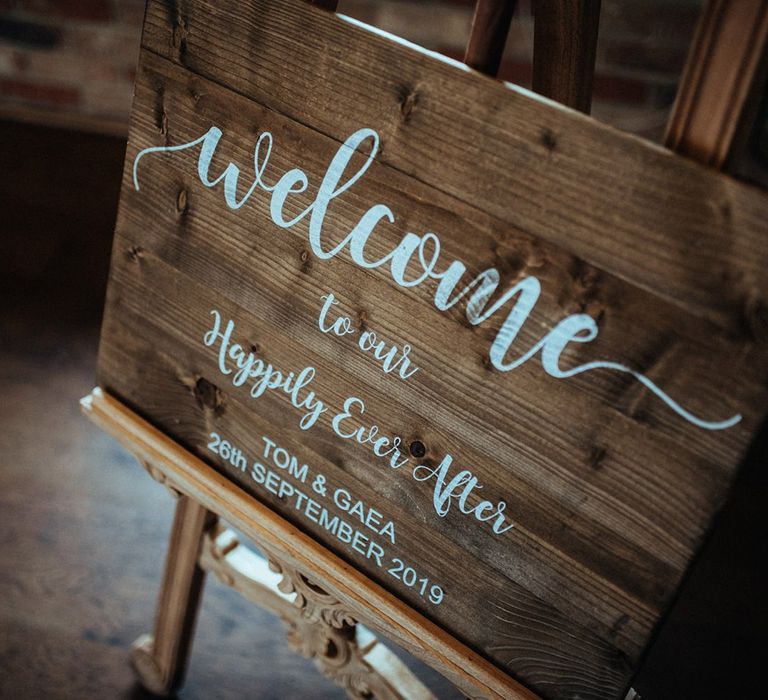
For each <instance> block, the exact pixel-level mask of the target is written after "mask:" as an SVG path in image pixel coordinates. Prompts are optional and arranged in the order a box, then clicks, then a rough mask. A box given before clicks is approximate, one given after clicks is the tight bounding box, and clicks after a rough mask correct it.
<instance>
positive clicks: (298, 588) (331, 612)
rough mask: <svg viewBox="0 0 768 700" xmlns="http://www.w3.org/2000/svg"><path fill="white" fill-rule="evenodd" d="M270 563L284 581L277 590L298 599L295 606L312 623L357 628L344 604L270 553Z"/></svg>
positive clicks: (337, 627) (268, 555)
mask: <svg viewBox="0 0 768 700" xmlns="http://www.w3.org/2000/svg"><path fill="white" fill-rule="evenodd" d="M267 560H268V561H269V568H270V569H271V570H272V571H274V572H275V573H277V574H280V575H282V577H283V578H282V580H281V581H280V583H279V584H278V588H279V589H280V590H281V591H282V592H283V593H285V594H286V595H290V594H291V593H293V594H295V595H296V597H295V599H294V601H293V604H294V605H295V606H296V607H297V608H299V609H300V610H301V614H302V616H303V617H304V618H306V619H307V620H309V621H310V622H318V621H322V622H325V624H327V625H330V626H331V627H335V628H336V629H343V628H344V627H347V626H354V625H356V624H357V620H356V619H355V618H354V616H353V615H352V613H351V612H350V611H349V610H347V609H346V608H345V607H344V605H343V604H342V603H340V602H339V601H338V600H337V599H336V598H335V597H334V596H332V595H331V594H330V593H328V592H327V591H325V590H324V589H323V588H322V587H321V586H318V585H317V584H316V583H314V582H313V581H311V580H310V579H309V578H308V577H307V576H305V575H304V574H302V573H301V572H300V571H297V570H296V569H294V568H293V567H291V566H288V565H287V564H284V563H283V562H281V561H279V560H278V559H277V558H276V557H275V556H274V555H272V554H269V553H267Z"/></svg>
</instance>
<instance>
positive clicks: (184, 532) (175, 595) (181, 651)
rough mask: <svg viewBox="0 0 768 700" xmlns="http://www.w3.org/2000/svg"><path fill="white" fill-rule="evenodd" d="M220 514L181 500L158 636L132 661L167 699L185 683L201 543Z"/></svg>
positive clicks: (142, 641) (137, 649)
mask: <svg viewBox="0 0 768 700" xmlns="http://www.w3.org/2000/svg"><path fill="white" fill-rule="evenodd" d="M215 519H216V516H215V515H214V514H213V513H211V512H210V511H208V510H206V509H205V508H204V507H203V506H201V505H200V504H199V503H196V502H195V501H193V500H192V499H191V498H188V497H187V496H179V497H178V502H177V505H176V514H175V516H174V519H173V527H172V530H171V537H170V542H169V545H168V555H167V557H166V561H165V571H164V573H163V583H162V588H161V590H160V598H159V601H158V605H157V613H156V616H155V629H154V634H153V635H146V634H145V635H142V636H141V637H139V639H137V640H136V642H134V645H133V651H132V653H131V662H132V664H133V667H134V669H135V671H136V673H137V675H138V676H139V679H140V681H141V683H142V685H143V686H144V687H145V688H146V689H147V690H149V691H151V692H152V693H155V694H157V695H168V694H170V693H172V692H174V691H175V690H176V689H178V688H179V687H180V686H181V684H182V682H183V679H184V673H185V671H186V668H187V661H188V658H189V652H190V649H191V646H192V637H193V634H194V629H195V622H196V620H197V611H198V608H199V607H200V597H201V594H202V591H203V583H204V582H205V572H204V571H203V569H201V568H200V567H199V566H198V563H197V560H198V555H199V551H200V543H201V541H202V538H203V535H204V534H205V532H206V530H207V529H208V528H210V527H211V526H212V525H213V524H214V522H215Z"/></svg>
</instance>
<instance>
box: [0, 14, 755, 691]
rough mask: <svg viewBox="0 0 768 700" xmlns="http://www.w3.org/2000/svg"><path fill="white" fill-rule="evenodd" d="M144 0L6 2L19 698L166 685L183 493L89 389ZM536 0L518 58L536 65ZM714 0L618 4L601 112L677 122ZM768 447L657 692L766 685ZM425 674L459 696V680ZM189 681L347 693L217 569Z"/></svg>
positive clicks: (11, 681)
mask: <svg viewBox="0 0 768 700" xmlns="http://www.w3.org/2000/svg"><path fill="white" fill-rule="evenodd" d="M142 4H143V3H141V2H136V1H135V0H128V1H127V2H124V3H120V2H117V1H115V2H110V1H107V0H99V1H97V0H90V1H88V2H82V3H77V2H60V3H52V2H46V0H37V1H34V2H33V1H31V0H30V1H29V2H15V3H14V2H5V1H4V0H0V115H4V116H5V121H0V166H1V167H0V241H1V242H2V243H1V244H0V253H1V254H0V387H2V399H1V400H0V532H1V533H2V550H0V551H1V555H0V697H3V698H21V699H25V698H126V699H127V698H130V699H135V700H139V699H140V698H144V697H147V696H146V694H145V693H144V692H143V691H142V690H141V689H139V688H138V687H137V686H136V685H135V683H134V681H133V677H132V674H131V671H130V668H129V666H128V663H127V657H128V650H129V647H130V644H131V643H132V642H133V640H134V639H135V638H136V637H137V636H138V635H139V634H141V633H143V632H146V631H148V630H149V628H150V627H151V622H152V617H153V614H154V605H155V601H156V595H157V591H158V587H159V582H160V573H161V569H162V563H163V557H164V554H165V547H166V538H167V534H168V530H169V526H170V519H171V515H172V510H173V501H172V500H171V499H170V497H169V496H168V495H167V494H166V492H165V491H164V489H162V488H161V487H159V486H158V485H157V484H155V483H154V482H153V481H152V480H151V479H149V478H148V477H146V475H145V474H144V472H143V470H142V469H141V468H140V467H139V466H138V465H137V464H136V463H135V462H134V461H133V459H132V458H131V457H130V456H129V455H128V454H127V453H125V452H124V451H123V450H122V449H120V448H119V447H118V446H117V445H116V444H115V443H114V442H113V441H112V440H111V439H110V438H109V437H107V436H106V435H104V434H103V433H101V432H100V431H99V430H97V429H96V428H95V427H93V426H92V425H91V424H90V423H88V421H87V420H86V419H85V418H83V417H82V416H81V415H80V413H79V409H78V405H77V401H78V399H79V398H80V397H81V396H83V395H85V394H87V393H88V392H89V391H90V389H91V388H92V386H93V383H94V381H95V358H96V349H97V343H98V332H99V323H100V315H101V308H102V302H103V298H104V291H105V285H106V278H107V271H108V264H109V249H110V245H111V237H112V231H113V227H114V221H115V214H116V207H117V200H118V194H119V183H120V177H121V172H122V160H123V153H124V148H125V120H126V116H127V109H128V106H129V103H130V84H131V81H132V72H131V70H132V69H131V66H132V65H133V61H134V60H135V50H136V49H137V48H138V33H137V32H138V23H140V20H141V16H140V11H139V10H137V7H140V6H141V5H142ZM467 5H468V3H466V2H459V1H453V2H449V3H446V4H444V5H442V6H441V7H447V8H448V9H447V10H445V13H444V14H441V15H440V16H441V17H442V18H443V24H442V25H441V26H440V27H438V28H435V27H434V26H432V25H427V23H426V22H425V20H424V18H425V17H428V16H429V15H427V14H425V11H426V10H435V9H436V7H437V4H436V3H429V2H420V3H410V4H408V7H407V8H406V3H402V2H395V1H393V0H384V1H382V2H380V3H378V4H376V5H374V4H373V3H372V2H366V1H365V0H356V2H352V1H350V2H347V3H345V2H344V1H343V0H342V3H341V6H342V9H345V10H346V11H347V12H353V11H354V12H357V13H358V14H359V16H361V18H363V19H367V20H368V21H373V22H374V23H379V24H381V25H382V26H385V27H386V28H389V29H391V30H393V31H396V32H397V31H399V30H398V26H400V27H404V29H402V30H401V31H400V33H403V32H405V31H411V33H412V36H410V37H409V38H412V39H414V40H418V39H419V36H417V34H418V31H421V32H422V37H421V38H422V41H421V43H424V44H425V45H429V46H430V47H431V48H438V49H440V50H444V51H445V52H446V53H451V52H452V51H453V52H455V51H456V50H457V49H456V47H455V44H456V43H457V42H458V41H459V40H460V38H461V36H462V32H465V31H466V11H467ZM521 7H522V9H521V13H522V17H521V18H520V22H519V24H520V28H519V29H518V30H517V31H518V34H516V35H513V37H515V36H516V37H518V38H517V39H514V42H513V43H514V46H512V47H509V48H508V57H507V64H506V68H505V70H506V71H507V77H510V78H514V79H518V80H520V81H521V82H525V80H526V71H528V70H529V65H528V64H527V63H526V59H525V56H526V55H527V54H526V53H525V51H526V49H525V41H526V39H525V37H526V36H527V34H526V31H527V30H526V26H527V25H526V23H527V22H528V20H529V17H528V16H527V15H526V14H525V13H526V12H527V11H528V8H527V3H522V4H521ZM698 7H699V4H698V3H696V2H678V3H673V2H661V0H658V1H657V0H653V1H652V2H648V3H637V2H625V3H621V2H619V0H616V2H604V7H603V13H604V17H605V18H606V20H605V21H606V22H608V24H607V25H606V24H605V22H603V25H604V28H605V27H606V26H607V27H608V28H607V29H605V33H604V34H603V35H601V36H602V37H603V38H601V42H602V44H601V49H600V53H599V59H598V75H602V76H604V78H603V79H602V80H603V82H602V83H598V84H602V85H603V87H601V88H600V90H603V91H604V92H602V93H600V92H598V95H597V104H596V114H597V116H599V117H600V118H603V119H606V120H608V121H611V122H612V123H615V124H617V125H618V126H620V127H622V128H627V129H628V130H633V131H636V132H637V133H641V134H644V135H646V136H649V137H653V138H658V137H659V135H660V133H661V125H663V123H664V119H665V117H666V113H667V111H668V109H669V104H670V103H671V99H672V97H673V96H674V86H675V83H676V80H677V77H678V75H679V70H680V67H681V65H682V59H681V58H680V51H681V49H680V46H683V47H685V46H687V42H688V41H689V40H690V32H691V31H692V21H693V20H690V22H689V21H683V19H681V18H686V17H687V18H691V17H692V18H693V19H695V13H696V12H697V11H698ZM425 8H426V10H425ZM646 8H650V10H648V9H646ZM651 10H654V11H655V13H656V14H655V16H653V17H650V16H649V13H650V11H651ZM365 13H369V15H370V16H366V14H365ZM408 13H411V14H408ZM419 13H421V14H419ZM606 13H607V14H606ZM435 16H437V15H435ZM404 17H405V18H408V17H410V18H411V19H410V21H409V23H405V22H404V20H403V18H404ZM414 18H415V19H414ZM419 18H421V19H419ZM419 22H421V24H419ZM388 23H389V24H388ZM406 25H407V26H406ZM408 27H410V30H409V29H408ZM414 27H416V28H417V29H414ZM419 27H421V29H418V28H419ZM660 27H661V29H660ZM46 32H47V33H46ZM99 37H100V38H99ZM449 39H450V41H449ZM35 42H37V43H35ZM41 42H42V43H41ZM46 42H48V43H47V44H46ZM515 42H516V43H515ZM616 46H619V47H622V46H623V47H624V48H623V49H621V50H619V49H618V48H616ZM121 47H122V48H121ZM452 47H453V48H452ZM120 52H121V53H120ZM131 52H134V53H131ZM617 52H618V53H617ZM118 53H119V55H118ZM683 55H684V54H683ZM99 56H101V59H99ZM611 56H613V58H611ZM99 62H101V65H98V64H99ZM626 64H630V65H626ZM82 65H88V66H90V68H87V69H84V68H83V67H82ZM120 66H123V67H122V68H121V67H120ZM125 66H128V67H125ZM622 66H623V67H622ZM632 66H634V67H632ZM57 71H58V72H57ZM83 76H85V77H83ZM614 78H615V81H614V82H613V83H612V82H611V80H612V79H614ZM610 85H613V88H612V90H613V92H611V90H608V88H607V87H606V86H610ZM638 86H641V87H638ZM767 455H768V431H766V430H765V429H764V430H763V431H762V433H761V434H760V435H759V436H758V438H757V439H756V441H755V443H754V445H753V448H752V450H751V452H750V454H749V456H748V457H747V459H746V460H745V463H744V465H743V467H742V469H741V471H740V473H739V477H738V479H737V481H736V484H735V486H734V489H733V492H732V494H731V497H730V499H729V500H728V502H727V504H726V506H725V509H724V510H723V512H722V514H721V515H720V516H719V518H718V519H717V521H716V523H715V525H714V527H713V532H712V535H711V537H710V538H709V540H708V542H707V544H706V546H705V548H704V550H703V552H702V553H701V555H700V556H699V558H698V559H697V561H696V562H695V564H694V566H693V567H692V570H691V573H690V575H689V577H688V579H687V581H686V583H685V585H684V587H683V589H682V591H681V593H680V595H679V598H678V600H677V601H676V603H675V605H674V607H673V609H672V611H671V614H670V615H669V616H668V618H667V620H666V621H665V623H664V624H663V625H662V627H661V630H660V631H659V633H658V634H657V636H656V639H655V640H654V642H653V644H652V646H651V648H650V650H649V652H648V654H647V657H646V659H645V662H644V663H643V665H642V668H641V669H640V672H639V674H638V676H637V678H636V682H635V687H636V688H637V689H638V690H639V691H640V692H641V693H642V695H643V697H644V698H645V699H646V700H656V699H664V700H666V699H667V698H669V699H675V700H678V699H685V698H697V700H701V699H705V698H719V699H723V698H737V699H738V698H761V697H764V695H765V691H764V690H762V691H761V685H763V683H762V673H763V667H764V666H765V661H766V659H768V604H767V603H766V592H767V591H768V564H767V563H766V562H767V560H766V552H767V551H768V548H766V546H765V542H766V537H767V535H768V532H767V530H768V528H767V527H766V509H765V505H764V503H765V500H766V495H768V489H767V488H766V487H767V486H768V475H767V473H766V470H767V469H768V459H767V458H766V456H767ZM420 674H421V675H422V676H423V677H424V678H425V679H427V680H428V681H429V682H430V685H431V686H432V687H433V688H434V689H435V692H436V693H437V694H438V696H439V697H451V696H454V697H455V696H456V693H455V692H452V691H451V690H450V689H449V687H448V685H447V684H446V683H445V682H444V681H442V680H441V679H440V678H439V677H438V676H437V675H436V674H435V673H433V672H431V671H429V670H426V669H424V668H423V667H420ZM181 695H182V697H184V698H212V697H215V698H245V697H248V698H307V699H310V698H331V697H339V698H340V697H343V693H342V692H341V691H340V690H338V689H336V688H335V686H333V685H332V684H331V683H330V682H328V681H326V680H325V679H324V678H322V676H320V675H319V674H318V673H317V672H316V671H315V669H314V667H313V666H312V664H311V663H309V662H307V661H305V660H302V659H301V658H300V657H297V656H295V655H294V654H293V653H292V652H290V650H289V649H288V647H287V644H286V643H285V641H284V636H283V632H282V629H281V626H280V623H279V622H278V621H277V620H274V619H273V618H271V617H270V616H269V615H267V614H266V613H263V612H261V611H259V610H257V609H255V608H254V607H253V606H251V605H249V604H247V603H246V602H245V601H243V600H241V599H240V598H239V596H238V595H237V594H236V593H234V592H233V591H231V590H229V589H227V588H226V587H225V586H222V585H220V584H218V582H215V581H211V582H210V583H209V584H208V588H207V591H206V594H205V597H204V601H203V609H202V614H201V619H200V624H199V632H198V635H197V637H196V642H195V648H194V653H193V658H192V664H191V670H190V675H189V681H188V683H187V686H186V687H185V689H184V691H183V692H182V694H181Z"/></svg>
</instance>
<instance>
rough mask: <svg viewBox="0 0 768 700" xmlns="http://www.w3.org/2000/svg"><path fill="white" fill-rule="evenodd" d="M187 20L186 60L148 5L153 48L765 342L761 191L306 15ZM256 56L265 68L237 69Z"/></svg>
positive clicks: (293, 11) (246, 13) (160, 12)
mask: <svg viewBox="0 0 768 700" xmlns="http://www.w3.org/2000/svg"><path fill="white" fill-rule="evenodd" d="M304 9H305V10H306V8H304ZM186 17H187V21H188V22H189V23H190V26H194V25H196V24H197V23H198V22H199V23H200V26H201V27H205V31H198V32H192V33H190V35H189V37H188V38H187V41H186V44H185V47H186V48H185V51H184V53H183V56H181V55H180V54H179V50H178V48H176V49H175V48H174V47H173V43H172V35H173V26H174V22H175V16H173V17H172V16H171V15H170V14H169V13H168V12H167V11H166V9H165V8H164V6H163V4H162V3H159V2H150V4H149V7H148V14H147V24H146V27H145V31H144V39H143V42H144V46H145V47H146V48H148V49H151V50H152V51H154V52H156V53H159V54H161V55H164V56H166V57H168V58H170V59H171V60H173V61H175V62H180V63H181V64H182V65H184V66H185V67H186V68H187V69H189V70H191V71H192V72H194V73H196V74H199V75H202V76H205V77H209V78H211V79H213V80H222V78H221V76H222V75H226V76H227V78H226V83H227V84H228V85H229V86H230V87H232V88H233V89H235V90H237V91H238V92H240V93H242V94H244V95H246V96H248V97H251V98H253V99H255V100H256V101H257V102H259V103H260V104H263V105H265V106H266V107H268V108H270V109H274V110H276V111H279V112H281V113H283V114H285V115H287V116H290V117H291V118H293V119H294V120H296V121H298V122H300V123H302V124H307V123H311V124H312V126H313V128H315V129H317V130H319V131H322V132H323V133H325V134H327V135H330V136H332V137H333V138H334V139H336V140H337V141H343V140H344V139H346V137H347V136H348V135H349V134H350V133H352V132H354V131H355V130H356V129H358V128H360V126H362V125H365V124H372V125H375V126H376V128H377V129H378V131H379V133H380V135H381V139H382V150H381V153H380V159H381V161H382V162H384V163H388V164H391V165H393V166H394V167H395V168H396V169H398V170H401V171H403V172H405V173H410V174H418V178H419V179H421V180H422V181H424V182H426V183H428V184H430V185H432V186H434V187H437V188H439V189H441V190H442V191H445V192H448V193H449V194H452V195H453V196H455V197H457V198H458V199H461V200H462V201H465V202H468V203H470V204H473V205H474V206H480V207H483V209H484V210H485V211H487V212H488V213H490V214H493V215H494V216H496V217H498V218H499V219H500V220H502V221H505V222H507V223H508V224H510V225H512V226H515V227H516V228H518V229H519V230H523V231H526V232H527V233H530V234H532V235H535V236H537V237H540V238H541V239H543V240H547V241H550V242H552V243H555V244H556V245H558V246H561V247H562V248H563V249H565V250H567V251H570V252H572V253H574V254H576V255H577V256H578V257H580V258H583V259H584V260H586V261H588V262H590V263H593V264H595V265H596V266H597V267H599V268H602V269H610V270H611V271H612V272H614V273H615V274H617V275H619V276H620V277H622V278H623V279H626V280H628V281H630V282H632V283H633V284H637V285H640V286H642V287H643V288H645V289H648V290H650V291H652V292H653V293H655V294H658V295H661V296H663V297H665V298H667V299H670V300H674V303H677V304H681V305H683V306H685V307H686V308H688V309H691V310H692V311H694V312H695V313H696V314H697V315H701V316H705V317H708V318H710V319H712V320H713V321H715V322H717V323H718V324H720V325H722V326H723V327H725V328H728V329H729V330H730V331H731V332H733V333H740V332H745V329H748V331H747V332H750V333H753V332H754V333H758V334H764V333H765V331H764V326H765V322H764V312H763V310H764V309H765V308H766V307H767V306H768V304H767V303H766V301H765V299H766V289H768V243H766V241H768V215H767V214H768V203H767V202H766V199H765V195H764V194H763V193H761V192H757V191H756V190H754V189H752V188H749V187H744V186H742V185H740V184H738V183H736V182H734V181H733V180H731V179H730V178H728V177H725V176H722V175H719V174H716V173H713V172H710V171H707V170H705V169H703V168H702V167H701V166H698V165H696V164H694V163H691V162H690V161H686V160H684V159H676V158H673V157H670V155H669V153H668V152H666V151H664V150H662V149H659V148H658V147H657V146H654V145H652V144H649V143H646V142H643V141H640V140H638V139H636V138H633V137H631V136H627V135H625V134H621V133H619V132H617V131H615V130H613V129H611V128H608V127H605V126H602V125H600V124H598V123H596V122H594V121H592V120H589V119H586V118H585V119H578V118H576V117H575V116H574V115H573V114H569V113H567V112H565V111H558V110H556V109H552V108H551V106H549V105H543V104H541V103H540V102H538V101H537V100H535V99H533V98H532V97H531V96H530V94H528V93H526V92H525V91H520V90H511V89H508V88H506V87H504V86H503V85H501V84H495V83H494V84H488V83H486V82H484V81H478V80H477V76H476V75H470V74H467V73H465V72H462V71H461V70H457V68H456V66H454V65H450V64H449V63H446V62H442V61H436V60H433V59H430V58H428V57H427V56H424V55H421V54H418V53H413V52H412V51H407V50H406V49H404V48H403V47H401V46H398V45H397V44H396V43H393V42H392V41H389V40H387V39H386V38H384V37H380V36H377V35H374V36H372V35H371V33H370V32H368V31H366V30H364V29H362V28H360V27H357V26H355V25H354V24H350V23H348V22H346V21H344V20H342V19H341V18H338V17H331V16H328V15H326V14H324V13H319V12H310V13H306V12H303V11H302V8H301V3H299V4H295V5H294V4H292V3H287V4H285V3H278V4H274V3H261V2H253V3H249V4H248V5H247V6H242V7H241V8H240V10H239V11H238V13H237V18H236V19H235V17H234V16H233V17H231V18H229V17H218V21H217V22H216V23H215V24H214V25H213V26H208V25H209V24H210V23H209V21H208V19H207V18H206V15H205V13H204V12H203V11H202V10H201V9H200V8H194V7H190V8H189V11H188V13H187V15H186ZM308 17H309V18H308ZM308 23H311V26H312V31H311V35H312V36H313V40H312V42H311V43H307V42H304V41H303V40H302V38H303V37H305V36H306V35H307V32H308V31H309V27H308ZM289 37H290V38H291V47H292V51H291V52H289V53H287V52H286V51H285V50H284V45H285V41H287V40H288V38H289ZM253 45H258V47H259V52H258V60H257V61H252V62H249V63H247V65H246V63H243V62H241V61H239V60H238V59H236V58H235V59H233V55H241V56H245V55H250V53H251V49H250V48H249V47H251V46H253ZM342 46H343V47H344V48H343V51H342V50H341V49H337V48H334V47H342ZM312 65H315V66H322V69H321V72H322V79H318V78H317V76H315V75H309V74H308V72H307V68H306V67H307V66H312ZM372 86H375V87H376V91H377V97H376V99H372V98H371V89H372ZM489 92H490V94H491V95H492V99H490V102H492V105H490V104H488V103H489ZM409 95H411V98H410V99H407V98H408V96H409ZM404 103H408V104H409V105H411V108H409V109H408V110H406V111H405V112H404V111H403V109H402V107H403V104H404ZM406 112H407V113H406ZM491 144H493V145H492V146H491ZM480 164H482V167H479V165H480ZM467 173H472V175H471V177H468V176H467ZM545 183H546V184H545ZM618 203H620V206H619V204H618Z"/></svg>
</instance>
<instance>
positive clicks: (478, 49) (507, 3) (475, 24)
mask: <svg viewBox="0 0 768 700" xmlns="http://www.w3.org/2000/svg"><path fill="white" fill-rule="evenodd" d="M516 5H517V2H516V0H477V2H476V3H475V13H474V15H473V17H472V27H471V29H470V32H469V41H468V42H467V49H466V51H465V53H464V63H466V64H467V65H468V66H469V67H470V68H474V69H475V70H479V71H480V72H481V73H486V74H487V75H490V76H495V75H496V74H497V73H498V72H499V65H500V64H501V58H502V55H503V54H504V46H505V45H506V43H507V34H508V33H509V25H510V24H511V22H512V15H513V14H514V13H515V6H516Z"/></svg>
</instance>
